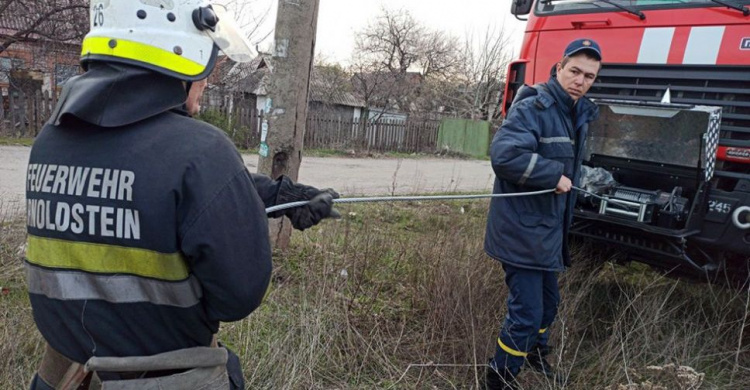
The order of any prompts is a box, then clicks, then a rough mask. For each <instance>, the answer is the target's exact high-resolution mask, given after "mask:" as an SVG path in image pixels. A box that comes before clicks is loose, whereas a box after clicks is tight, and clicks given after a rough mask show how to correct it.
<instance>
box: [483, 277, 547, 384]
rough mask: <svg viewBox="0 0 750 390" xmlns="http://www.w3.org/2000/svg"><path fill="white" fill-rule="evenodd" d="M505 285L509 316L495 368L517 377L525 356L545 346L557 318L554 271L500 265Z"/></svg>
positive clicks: (506, 319)
mask: <svg viewBox="0 0 750 390" xmlns="http://www.w3.org/2000/svg"><path fill="white" fill-rule="evenodd" d="M503 269H504V270H505V284H506V285H508V314H507V316H506V317H505V323H503V326H502V328H501V329H500V335H499V336H498V339H497V348H496V351H495V358H494V361H493V363H494V366H495V368H496V369H498V370H503V369H505V370H507V371H509V372H510V373H511V374H512V375H516V374H518V372H519V371H520V370H521V366H523V362H524V359H525V358H526V355H528V353H529V352H530V351H531V350H532V349H533V348H534V347H536V346H537V345H538V346H540V347H546V346H547V338H548V334H549V333H548V328H549V326H550V325H552V322H553V321H554V320H555V316H556V315H557V306H558V305H559V303H560V290H559V289H558V287H557V272H551V271H538V270H530V269H526V268H518V267H514V266H512V265H508V264H503Z"/></svg>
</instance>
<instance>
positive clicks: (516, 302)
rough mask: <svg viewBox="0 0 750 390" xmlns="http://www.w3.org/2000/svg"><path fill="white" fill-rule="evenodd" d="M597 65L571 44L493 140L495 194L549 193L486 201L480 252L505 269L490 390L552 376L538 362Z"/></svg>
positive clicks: (597, 53) (589, 49) (594, 47)
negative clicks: (523, 372)
mask: <svg viewBox="0 0 750 390" xmlns="http://www.w3.org/2000/svg"><path fill="white" fill-rule="evenodd" d="M601 60H602V53H601V49H600V48H599V45H598V44H597V43H596V42H594V41H592V40H590V39H578V40H575V41H573V42H571V43H570V44H569V45H568V47H567V48H566V49H565V52H564V54H563V58H562V60H561V61H560V62H559V63H558V64H557V65H556V66H555V68H554V70H553V74H552V75H551V77H550V79H549V81H548V82H546V83H543V84H539V85H536V86H534V87H524V88H523V89H522V90H520V91H519V93H518V97H517V98H516V100H515V101H514V103H513V105H512V107H511V108H510V111H509V113H508V116H507V118H506V120H505V121H504V122H503V125H502V126H501V127H500V130H499V131H498V132H497V133H496V134H495V138H494V139H493V141H492V145H491V155H492V168H493V170H494V171H495V174H496V175H497V178H496V180H495V185H494V193H502V194H507V193H514V192H525V191H533V190H540V189H551V188H554V189H555V193H549V194H544V195H537V196H530V197H511V198H494V199H493V200H492V202H491V205H490V211H489V217H488V222H487V232H486V237H485V252H487V254H488V255H490V256H491V257H492V258H494V259H496V260H498V261H500V262H501V263H502V265H503V269H504V270H505V283H506V284H507V286H508V314H507V317H506V319H505V323H504V324H503V326H502V328H501V330H500V335H499V336H498V338H497V348H496V353H495V356H494V358H493V359H491V360H490V364H489V365H490V369H488V371H487V381H486V384H487V388H488V389H514V388H515V385H514V379H515V377H516V375H517V374H518V372H519V371H520V369H521V367H522V366H523V365H524V362H526V364H527V365H529V366H531V367H532V368H534V369H537V370H539V371H543V372H545V374H547V375H548V376H550V377H551V378H553V377H554V373H553V372H552V368H551V367H550V366H549V364H548V363H547V361H546V359H545V357H544V355H545V354H546V352H547V350H548V348H547V334H548V329H549V327H550V325H552V322H553V321H554V319H555V315H556V314H557V306H558V303H559V300H560V295H559V291H558V286H557V273H558V272H560V271H563V270H564V269H565V266H567V265H569V264H570V257H569V252H568V246H567V239H566V237H567V231H568V227H569V225H570V222H571V220H572V211H573V205H574V201H575V198H574V196H573V195H572V194H571V193H570V190H571V187H572V185H573V183H576V182H577V181H578V176H579V170H580V167H581V161H582V157H583V148H584V141H585V139H586V132H587V129H588V123H589V122H591V121H593V120H595V119H596V117H597V116H598V109H597V106H596V105H595V104H593V103H592V102H591V101H590V100H588V99H587V98H586V97H585V96H584V95H585V94H586V92H588V90H589V88H590V87H591V85H592V84H593V82H594V80H595V79H596V75H597V74H598V72H599V69H600V67H601Z"/></svg>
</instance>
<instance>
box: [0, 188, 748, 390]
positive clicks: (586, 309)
mask: <svg viewBox="0 0 750 390" xmlns="http://www.w3.org/2000/svg"><path fill="white" fill-rule="evenodd" d="M341 211H342V213H343V214H344V215H345V218H344V219H342V220H340V221H337V222H326V223H324V224H323V225H322V226H319V227H317V228H314V229H312V230H310V231H307V232H304V233H295V236H294V237H293V242H292V247H291V248H290V250H289V251H288V252H287V253H285V254H278V255H277V256H276V257H275V260H274V261H275V266H276V268H275V272H274V277H273V287H272V289H271V291H270V293H269V295H268V297H267V299H266V302H265V304H264V305H263V306H262V307H261V308H260V309H259V310H258V311H256V312H255V313H254V314H252V315H251V316H250V317H248V318H247V319H245V320H243V321H239V322H235V323H230V324H224V325H223V327H222V330H221V334H220V336H221V338H222V339H223V340H224V341H225V342H226V343H227V344H228V345H230V346H231V347H232V348H233V349H234V350H235V351H236V352H237V353H238V354H239V355H240V356H241V358H242V361H243V364H244V369H245V377H246V380H247V384H248V387H249V388H253V389H415V388H417V389H433V388H435V389H452V388H459V389H469V388H476V387H477V385H478V383H479V380H480V378H481V376H482V375H483V372H484V371H483V370H484V363H485V362H486V361H487V358H488V357H489V356H491V355H492V354H493V353H494V339H495V336H496V334H497V331H498V328H499V325H500V323H501V320H502V318H503V317H504V314H505V313H504V306H505V304H504V298H505V294H506V290H505V286H504V285H503V281H502V276H503V275H502V269H501V267H500V265H499V264H498V263H497V262H495V261H492V260H490V259H489V258H488V257H487V256H486V255H485V254H484V253H483V251H482V243H483V237H484V223H485V217H486V212H487V204H486V203H484V202H476V203H470V204H467V203H459V202H446V203H423V204H375V205H356V206H346V207H344V208H342V210H341ZM0 222H2V238H0V285H2V286H8V287H9V288H10V294H8V295H2V296H0V301H2V314H0V315H1V316H2V323H1V325H0V337H2V343H1V344H0V356H2V360H0V369H2V372H1V373H0V388H3V389H6V388H9V389H12V388H24V387H25V386H26V381H27V380H28V378H29V377H30V376H31V374H32V372H33V370H34V366H35V365H36V364H37V362H38V359H39V357H40V350H41V338H40V337H39V336H38V334H37V332H36V331H35V328H34V326H33V320H32V318H31V311H30V309H29V305H28V300H27V298H26V297H25V293H24V287H23V273H22V268H21V258H20V256H19V254H18V247H19V246H20V245H22V243H23V240H24V234H23V223H18V222H16V223H11V222H10V221H2V219H0ZM592 253H594V252H593V251H590V250H589V249H588V248H587V247H585V246H578V247H577V251H576V253H575V259H576V264H575V265H574V267H573V268H572V269H571V270H570V271H569V272H566V273H565V274H563V275H562V276H561V279H560V283H561V289H562V296H563V304H562V306H561V310H560V316H559V321H558V322H557V323H556V324H555V325H554V326H553V327H552V329H551V331H552V333H551V343H553V344H554V345H556V348H555V350H554V355H555V356H553V358H552V360H553V361H554V362H556V363H558V364H559V366H560V368H561V370H563V372H565V373H567V374H568V375H569V380H568V383H567V386H566V387H565V388H567V389H604V388H611V389H659V388H664V389H690V388H698V387H699V388H701V389H747V388H750V336H749V335H750V329H747V327H748V325H747V323H748V313H749V311H748V299H749V297H750V292H748V291H737V290H727V289H724V288H720V287H716V286H710V285H705V284H688V283H683V282H676V281H675V280H672V279H668V278H664V277H662V276H660V275H659V274H656V273H654V272H651V271H650V270H648V269H645V268H642V267H628V268H624V267H621V266H616V265H613V264H612V263H604V265H603V266H602V265H601V263H600V262H597V261H595V260H601V259H592V258H591V257H592ZM743 328H745V329H744V332H743ZM669 364H673V365H669ZM649 366H657V367H651V368H647V367H649ZM679 366H689V367H692V368H693V369H694V370H695V371H696V375H697V377H691V379H685V375H687V374H684V373H685V372H688V373H689V370H688V369H686V368H684V369H683V368H679ZM700 374H703V375H702V376H701V375H700ZM681 375H682V376H681ZM698 377H699V378H698ZM520 378H521V383H522V385H523V388H524V389H554V388H561V387H555V386H554V385H552V384H549V383H545V381H544V380H543V379H541V377H539V376H537V375H535V374H534V373H531V372H524V373H522V374H521V377H520ZM696 378H698V379H696ZM691 381H692V382H691ZM691 386H692V387H691ZM696 386H698V387H696Z"/></svg>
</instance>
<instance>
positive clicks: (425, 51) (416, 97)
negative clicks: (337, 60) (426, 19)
mask: <svg viewBox="0 0 750 390" xmlns="http://www.w3.org/2000/svg"><path fill="white" fill-rule="evenodd" d="M458 54H459V45H458V40H457V39H456V38H454V37H451V36H450V35H448V34H446V33H444V32H442V31H434V30H431V29H428V28H427V27H425V26H424V25H422V24H421V23H420V22H419V21H417V20H416V19H414V17H412V15H411V14H410V13H409V12H408V11H405V10H399V11H391V10H388V9H385V8H383V9H382V10H381V13H380V15H379V16H378V17H377V19H376V20H375V22H374V23H372V24H370V25H368V26H367V27H366V28H365V29H363V30H362V31H361V32H359V33H358V34H357V38H356V46H355V50H354V54H353V59H352V66H351V68H350V72H351V73H352V75H353V77H352V83H353V85H354V90H355V91H356V92H357V93H358V94H359V95H360V97H362V98H363V100H364V101H365V103H367V105H368V108H369V107H378V108H379V111H380V115H382V114H383V113H384V112H385V111H387V110H391V109H394V108H396V109H398V110H400V111H406V112H413V111H415V110H418V109H419V107H420V106H423V105H425V104H423V103H421V102H420V100H421V99H420V94H421V89H422V86H423V84H425V82H427V81H428V80H429V79H431V78H446V77H447V76H448V75H450V74H451V73H452V72H453V70H454V68H456V66H457V65H458V64H459V61H458V59H459V56H458ZM380 115H378V116H376V117H375V119H377V118H378V117H379V116H380Z"/></svg>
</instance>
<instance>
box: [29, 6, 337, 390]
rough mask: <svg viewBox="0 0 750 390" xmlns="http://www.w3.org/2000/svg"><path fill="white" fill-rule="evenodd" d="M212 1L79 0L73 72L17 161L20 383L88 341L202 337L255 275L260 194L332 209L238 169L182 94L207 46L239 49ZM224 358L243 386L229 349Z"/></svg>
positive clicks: (134, 347)
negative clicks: (24, 363) (27, 360)
mask: <svg viewBox="0 0 750 390" xmlns="http://www.w3.org/2000/svg"><path fill="white" fill-rule="evenodd" d="M223 11H224V10H223V9H222V8H221V7H219V6H216V5H211V4H210V3H209V2H208V1H207V0H176V1H148V2H147V1H140V2H137V1H109V0H92V1H91V31H90V32H89V34H88V35H87V36H86V38H85V39H84V41H83V52H82V65H83V66H84V68H85V69H86V72H85V73H84V74H83V75H81V76H78V77H75V78H73V79H71V80H70V81H69V83H68V84H67V85H66V87H65V89H64V91H63V93H62V96H61V97H60V99H59V103H58V106H57V107H56V109H55V111H54V113H53V115H52V117H51V119H50V120H49V122H48V123H47V125H46V126H45V127H44V129H43V130H42V132H41V134H40V135H39V137H38V138H37V139H36V142H35V143H34V147H33V149H32V151H31V156H30V161H29V165H28V172H27V205H28V233H29V235H28V250H27V256H26V268H27V273H28V288H29V295H30V300H31V304H32V308H33V313H34V320H35V322H36V324H37V327H38V328H39V330H40V332H41V333H42V335H43V336H44V338H45V339H46V341H47V342H48V347H47V351H46V353H45V357H44V359H43V362H42V364H41V367H40V369H39V372H38V374H37V375H36V376H35V377H34V380H33V383H32V385H31V388H32V389H49V388H55V387H58V386H59V384H60V381H61V380H63V378H62V376H63V375H64V373H65V372H66V371H68V367H69V366H75V363H85V362H86V361H87V360H88V359H89V358H91V357H92V356H97V357H123V356H150V355H154V354H159V353H164V352H168V351H175V350H181V349H185V348H191V347H200V346H203V347H205V346H210V345H212V344H213V338H214V334H215V333H216V332H217V331H218V329H219V322H220V321H236V320H240V319H242V318H245V317H246V316H247V315H249V314H250V313H251V312H252V311H253V310H254V309H255V308H257V307H258V305H259V304H260V303H261V300H262V298H263V296H264V294H265V292H266V289H267V287H268V284H269V279H270V274H271V248H270V243H269V234H268V233H269V232H268V222H267V216H266V214H265V210H264V209H265V207H268V206H272V205H274V204H281V203H287V202H290V201H296V200H307V199H312V202H311V203H310V204H309V205H308V206H306V207H301V208H296V209H290V210H287V211H283V212H280V214H278V215H275V217H280V216H282V215H287V216H289V217H290V218H291V220H292V223H293V225H294V227H295V228H297V229H305V228H308V227H310V226H312V225H314V224H316V223H318V222H319V221H320V220H321V219H323V218H328V217H335V216H337V213H336V212H335V210H333V208H332V205H333V198H334V197H336V196H338V195H337V194H335V192H333V191H330V190H328V191H321V190H317V189H315V188H313V187H309V186H304V185H300V184H297V183H293V182H292V181H291V180H289V179H288V178H285V177H282V178H281V179H280V180H272V179H270V178H269V177H266V176H262V175H255V174H250V173H249V172H248V171H247V169H246V168H245V165H244V163H243V161H242V158H241V157H240V155H239V153H238V152H237V150H236V149H235V148H234V146H233V145H232V143H231V142H230V141H229V140H228V138H227V137H226V136H225V135H223V133H222V132H220V131H219V130H218V129H216V128H214V127H213V126H210V125H208V124H206V123H202V122H199V121H196V120H194V119H192V118H190V117H189V116H188V115H186V112H185V111H184V110H183V109H182V107H183V104H184V103H185V102H186V100H187V93H186V85H190V82H198V81H199V80H203V79H205V78H206V77H207V76H208V75H209V74H210V73H211V71H212V69H213V67H214V64H215V61H216V58H217V55H218V53H219V50H221V51H223V52H224V53H226V54H227V55H228V56H230V57H231V58H233V59H235V60H238V61H246V60H248V59H250V58H251V57H250V51H249V49H248V45H247V42H246V40H245V39H244V38H242V36H241V35H240V34H239V33H238V32H237V31H236V30H235V29H234V28H233V25H232V24H231V23H229V22H231V20H230V18H229V17H228V15H225V14H224V12H223ZM196 92H197V91H196V90H193V95H192V96H191V98H192V99H191V101H192V102H193V103H192V104H191V108H194V107H193V106H194V102H195V101H197V99H195V95H196ZM227 368H228V371H229V380H230V383H231V388H244V385H243V378H242V373H241V371H240V369H239V361H238V359H237V357H236V356H234V355H231V354H230V358H229V362H228V364H227ZM166 374H169V373H167V372H155V373H146V374H145V376H159V375H166ZM108 375H109V378H110V379H123V378H124V377H126V375H124V374H123V375H120V374H118V373H109V374H108ZM139 375H140V376H143V375H144V373H140V374H139ZM102 379H103V380H107V375H104V376H103V377H102Z"/></svg>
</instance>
